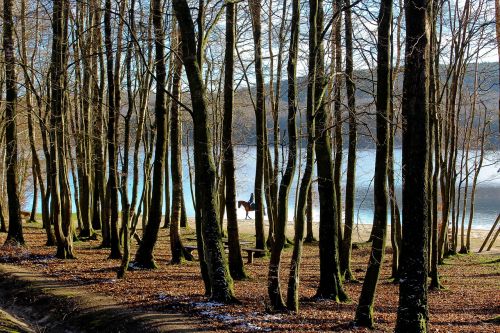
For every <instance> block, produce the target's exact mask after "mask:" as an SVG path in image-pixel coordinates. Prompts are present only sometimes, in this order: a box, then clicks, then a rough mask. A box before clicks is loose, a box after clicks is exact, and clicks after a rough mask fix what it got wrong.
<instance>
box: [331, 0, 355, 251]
mask: <svg viewBox="0 0 500 333" xmlns="http://www.w3.org/2000/svg"><path fill="white" fill-rule="evenodd" d="M341 8H342V0H336V1H335V11H336V12H338V13H339V14H338V17H337V18H336V19H335V20H336V23H335V27H334V28H333V29H334V30H335V32H334V38H335V72H334V75H335V76H334V113H335V124H334V126H335V130H334V135H335V136H334V138H335V140H334V141H335V142H334V143H335V153H334V155H335V157H334V158H335V164H334V167H333V171H334V174H333V183H334V186H335V194H336V199H337V202H336V205H337V220H338V221H339V223H338V226H339V231H338V233H339V236H340V237H339V244H342V242H343V238H344V237H343V232H342V157H343V149H344V140H343V138H342V127H343V121H342V109H341V106H342V100H341V98H342V97H341V90H342V75H340V74H341V73H342V37H341V35H342V33H341V32H342V31H341V29H342V11H341ZM351 233H352V231H351ZM340 250H341V251H342V247H341V248H340ZM340 256H341V257H342V256H343V254H342V252H341V253H340Z"/></svg>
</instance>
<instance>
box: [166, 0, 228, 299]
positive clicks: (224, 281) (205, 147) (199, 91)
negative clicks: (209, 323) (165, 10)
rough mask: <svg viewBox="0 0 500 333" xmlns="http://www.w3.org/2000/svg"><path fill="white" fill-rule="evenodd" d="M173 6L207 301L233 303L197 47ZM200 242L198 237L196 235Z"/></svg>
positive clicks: (186, 13)
mask: <svg viewBox="0 0 500 333" xmlns="http://www.w3.org/2000/svg"><path fill="white" fill-rule="evenodd" d="M173 7H174V11H175V15H176V17H177V20H178V22H179V27H180V31H181V37H182V39H181V40H182V58H183V63H184V68H185V69H186V75H187V78H188V82H189V91H190V94H191V101H192V107H193V110H192V116H193V125H194V140H195V142H196V145H194V157H195V172H196V179H195V182H196V183H195V184H196V193H197V198H196V199H197V200H196V204H197V210H198V212H199V213H198V214H199V215H198V216H197V218H199V220H198V221H197V223H198V224H199V225H200V226H201V230H202V233H203V244H204V251H205V253H204V256H205V260H206V264H207V268H208V275H209V278H210V285H211V294H210V299H211V300H212V301H216V302H223V303H231V302H235V301H236V298H235V297H234V291H233V279H232V278H231V275H230V273H229V267H228V264H227V260H226V256H225V254H224V246H223V244H222V238H221V233H220V228H219V225H220V224H219V218H220V217H219V216H218V213H219V209H218V207H217V193H216V183H215V165H214V161H213V156H212V147H211V142H212V138H211V133H210V131H209V128H208V119H207V118H208V113H207V105H206V100H205V95H204V94H205V87H204V86H203V81H202V78H201V68H200V62H199V61H197V57H196V54H197V51H201V50H197V46H196V41H195V32H194V24H193V20H192V17H191V12H190V9H189V6H188V4H187V2H186V1H185V0H174V1H173ZM199 240H201V235H199Z"/></svg>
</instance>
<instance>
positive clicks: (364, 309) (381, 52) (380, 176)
mask: <svg viewBox="0 0 500 333" xmlns="http://www.w3.org/2000/svg"><path fill="white" fill-rule="evenodd" d="M391 25H392V0H383V1H382V2H381V3H380V11H379V16H378V40H377V102H376V108H377V111H376V112H377V114H376V117H377V152H376V157H375V177H374V178H375V179H374V183H373V197H374V207H375V211H374V216H373V232H372V234H373V236H374V237H373V241H372V249H371V253H370V259H369V261H368V268H367V270H366V275H365V280H364V282H363V288H362V289H361V295H360V297H359V303H358V307H357V309H356V319H355V321H356V325H358V326H363V327H370V328H372V327H373V326H374V318H373V305H374V303H375V292H376V289H377V284H378V280H379V276H380V269H381V265H382V263H383V262H384V253H385V240H386V234H387V231H386V229H387V202H388V197H387V164H388V163H387V162H388V159H387V158H388V138H389V136H388V134H389V133H388V119H389V113H390V98H391V94H392V93H391V90H392V86H391V71H390V67H391V64H390V54H391V44H390V43H391V39H390V35H391Z"/></svg>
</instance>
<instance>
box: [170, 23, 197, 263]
mask: <svg viewBox="0 0 500 333" xmlns="http://www.w3.org/2000/svg"><path fill="white" fill-rule="evenodd" d="M172 29H173V30H172V38H171V45H172V47H174V50H175V52H174V53H175V54H176V56H175V59H174V60H173V66H174V68H173V78H172V96H173V97H174V98H175V99H177V100H178V101H180V100H181V76H182V60H181V59H180V58H179V57H181V56H182V51H181V49H180V43H179V37H178V32H177V24H174V25H173V27H172ZM170 126H171V129H170V142H171V150H172V154H171V158H172V161H171V163H170V167H171V172H172V218H171V220H170V249H171V251H172V260H171V263H172V264H180V263H181V262H182V260H183V259H186V260H193V257H192V256H191V255H190V254H189V253H188V252H187V251H186V250H185V249H184V246H183V244H182V239H181V234H180V231H179V228H180V220H181V210H182V164H181V152H182V140H181V138H182V136H181V123H180V116H179V104H178V103H177V102H176V101H175V100H172V106H171V108H170Z"/></svg>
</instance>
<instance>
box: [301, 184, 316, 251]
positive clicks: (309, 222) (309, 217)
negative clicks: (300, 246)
mask: <svg viewBox="0 0 500 333" xmlns="http://www.w3.org/2000/svg"><path fill="white" fill-rule="evenodd" d="M297 197H298V195H297ZM297 204H298V201H297ZM306 230H307V234H306V238H305V239H304V243H312V242H315V241H316V238H314V233H313V197H312V185H311V186H309V189H308V191H307V202H306Z"/></svg>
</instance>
